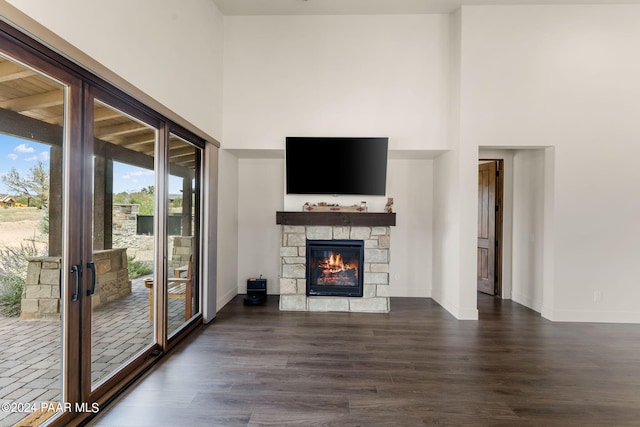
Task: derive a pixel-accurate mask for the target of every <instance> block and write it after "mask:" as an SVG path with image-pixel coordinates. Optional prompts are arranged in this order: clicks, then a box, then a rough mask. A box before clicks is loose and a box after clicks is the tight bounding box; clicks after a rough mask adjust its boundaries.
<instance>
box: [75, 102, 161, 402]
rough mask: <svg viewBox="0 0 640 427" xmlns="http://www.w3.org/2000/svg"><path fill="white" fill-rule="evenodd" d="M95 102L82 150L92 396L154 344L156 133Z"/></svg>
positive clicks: (154, 127)
mask: <svg viewBox="0 0 640 427" xmlns="http://www.w3.org/2000/svg"><path fill="white" fill-rule="evenodd" d="M92 94H93V91H90V92H89V94H88V96H89V97H91V99H92V105H91V111H92V112H93V123H92V124H93V126H92V127H93V138H92V141H91V142H89V141H87V142H86V143H85V144H84V147H85V150H86V152H85V157H88V158H87V159H85V162H84V164H85V165H88V166H89V168H87V169H86V170H85V171H84V176H85V180H86V181H87V182H90V183H91V185H89V186H88V187H89V188H87V191H91V198H90V204H89V205H88V206H86V208H87V209H91V215H88V217H90V219H91V226H92V233H91V240H90V244H91V248H90V252H89V249H88V248H87V257H90V259H91V261H90V262H89V263H88V265H89V267H90V273H91V277H90V279H91V283H90V284H89V286H90V288H89V289H88V291H87V296H88V297H89V298H90V308H91V310H90V313H88V311H89V310H87V313H85V314H86V317H85V321H86V322H90V323H91V328H90V331H91V334H90V335H91V336H90V340H87V341H90V342H91V347H90V349H89V351H90V354H91V366H90V375H91V390H96V389H97V388H98V387H99V386H100V385H101V384H103V383H105V382H106V381H107V380H108V379H110V378H112V377H114V376H115V375H116V374H117V373H118V372H119V371H120V370H122V369H123V368H125V367H126V366H127V365H128V364H130V363H131V362H132V361H134V360H135V359H136V357H138V356H140V355H143V354H144V352H145V350H149V349H150V348H151V347H152V346H153V345H154V344H155V343H156V339H155V336H154V316H155V315H156V314H157V313H156V312H155V310H154V305H153V297H152V295H153V287H154V286H155V280H154V277H155V276H156V274H154V272H155V271H156V259H157V257H156V246H155V244H154V243H155V242H154V232H153V231H154V229H153V228H154V220H153V219H154V218H155V217H156V206H157V200H156V191H155V188H156V180H157V176H158V175H157V173H156V166H155V159H156V154H155V153H156V146H157V141H158V134H159V132H158V129H157V125H153V124H149V123H146V122H145V121H143V120H142V119H140V118H137V117H135V116H134V115H133V114H137V115H138V117H140V116H141V115H140V113H139V112H136V111H135V110H132V109H131V108H128V109H129V113H127V112H125V111H123V110H124V108H125V106H121V107H122V108H121V109H118V108H117V107H115V106H113V105H109V104H108V103H107V102H103V101H101V100H99V99H96V98H95V97H92V96H91V95H92ZM89 103H90V104H91V101H89ZM142 118H144V116H142ZM89 147H93V153H91V152H90V151H89ZM85 241H86V240H85ZM88 243H89V242H88ZM89 314H90V315H89ZM88 330H89V328H86V331H85V332H88Z"/></svg>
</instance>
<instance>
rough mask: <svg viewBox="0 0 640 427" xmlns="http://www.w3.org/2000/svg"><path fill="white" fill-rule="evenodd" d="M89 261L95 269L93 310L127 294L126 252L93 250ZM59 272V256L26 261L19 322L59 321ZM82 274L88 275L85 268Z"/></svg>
mask: <svg viewBox="0 0 640 427" xmlns="http://www.w3.org/2000/svg"><path fill="white" fill-rule="evenodd" d="M93 261H94V263H95V267H96V290H95V293H94V295H93V297H92V299H91V303H92V305H93V307H97V306H99V305H101V304H104V303H106V302H109V301H113V300H115V299H117V298H119V297H121V296H124V295H128V294H130V293H131V281H130V280H129V270H128V269H127V250H126V249H107V250H104V251H96V252H94V254H93ZM60 269H61V259H60V257H35V258H30V259H29V265H28V267H27V279H26V281H25V285H24V289H23V291H22V301H21V307H20V311H21V312H20V318H21V319H23V320H35V319H40V320H57V319H60V277H61V276H60ZM84 274H90V273H89V271H88V270H87V269H86V268H85V269H84Z"/></svg>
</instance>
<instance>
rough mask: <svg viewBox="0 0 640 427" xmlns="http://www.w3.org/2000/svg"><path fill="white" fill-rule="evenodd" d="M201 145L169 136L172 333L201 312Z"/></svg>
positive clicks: (169, 319) (169, 323)
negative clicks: (198, 272) (199, 248)
mask: <svg viewBox="0 0 640 427" xmlns="http://www.w3.org/2000/svg"><path fill="white" fill-rule="evenodd" d="M199 151H200V150H199V149H198V148H196V147H195V146H193V145H191V144H189V143H188V142H187V141H185V140H183V139H181V138H179V137H178V136H176V135H173V134H171V135H170V137H169V194H168V198H167V200H168V204H169V205H168V207H167V209H168V214H169V215H168V217H167V218H168V224H167V230H168V236H169V237H168V239H169V242H168V243H169V244H168V253H169V271H168V279H167V290H168V292H167V297H168V301H167V307H168V313H167V314H168V334H169V336H171V335H172V334H173V333H174V332H175V331H177V330H178V329H179V328H180V326H182V325H183V324H184V322H185V321H187V320H189V319H190V318H191V317H192V316H194V315H195V314H197V312H198V307H199V304H198V297H199V296H198V291H197V290H198V288H199V286H198V275H197V274H196V273H197V271H198V270H197V265H198V264H197V262H196V260H197V253H198V252H197V249H198V238H197V236H198V234H197V231H198V226H199V215H198V213H197V212H198V209H199V206H200V200H199V196H198V195H199V187H200V186H199V179H198V172H199V170H200V167H199V162H200V153H199Z"/></svg>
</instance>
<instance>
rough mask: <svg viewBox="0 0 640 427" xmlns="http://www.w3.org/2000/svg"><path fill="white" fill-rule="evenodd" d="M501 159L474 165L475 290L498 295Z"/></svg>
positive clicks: (500, 237)
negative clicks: (476, 170)
mask: <svg viewBox="0 0 640 427" xmlns="http://www.w3.org/2000/svg"><path fill="white" fill-rule="evenodd" d="M503 193H504V161H503V160H502V159H480V161H479V164H478V267H477V268H478V285H477V289H478V292H482V293H484V294H488V295H493V296H496V297H501V296H502V246H503V244H502V222H503V211H504V206H503V205H504V194H503Z"/></svg>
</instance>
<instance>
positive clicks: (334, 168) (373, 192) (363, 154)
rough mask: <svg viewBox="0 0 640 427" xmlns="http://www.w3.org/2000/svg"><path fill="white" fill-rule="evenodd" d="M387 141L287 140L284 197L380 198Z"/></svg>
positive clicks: (363, 139) (333, 138)
mask: <svg viewBox="0 0 640 427" xmlns="http://www.w3.org/2000/svg"><path fill="white" fill-rule="evenodd" d="M388 145H389V139H388V138H337V137H287V139H286V151H285V165H286V187H287V194H332V195H368V196H384V195H385V190H386V184H387V149H388Z"/></svg>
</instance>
